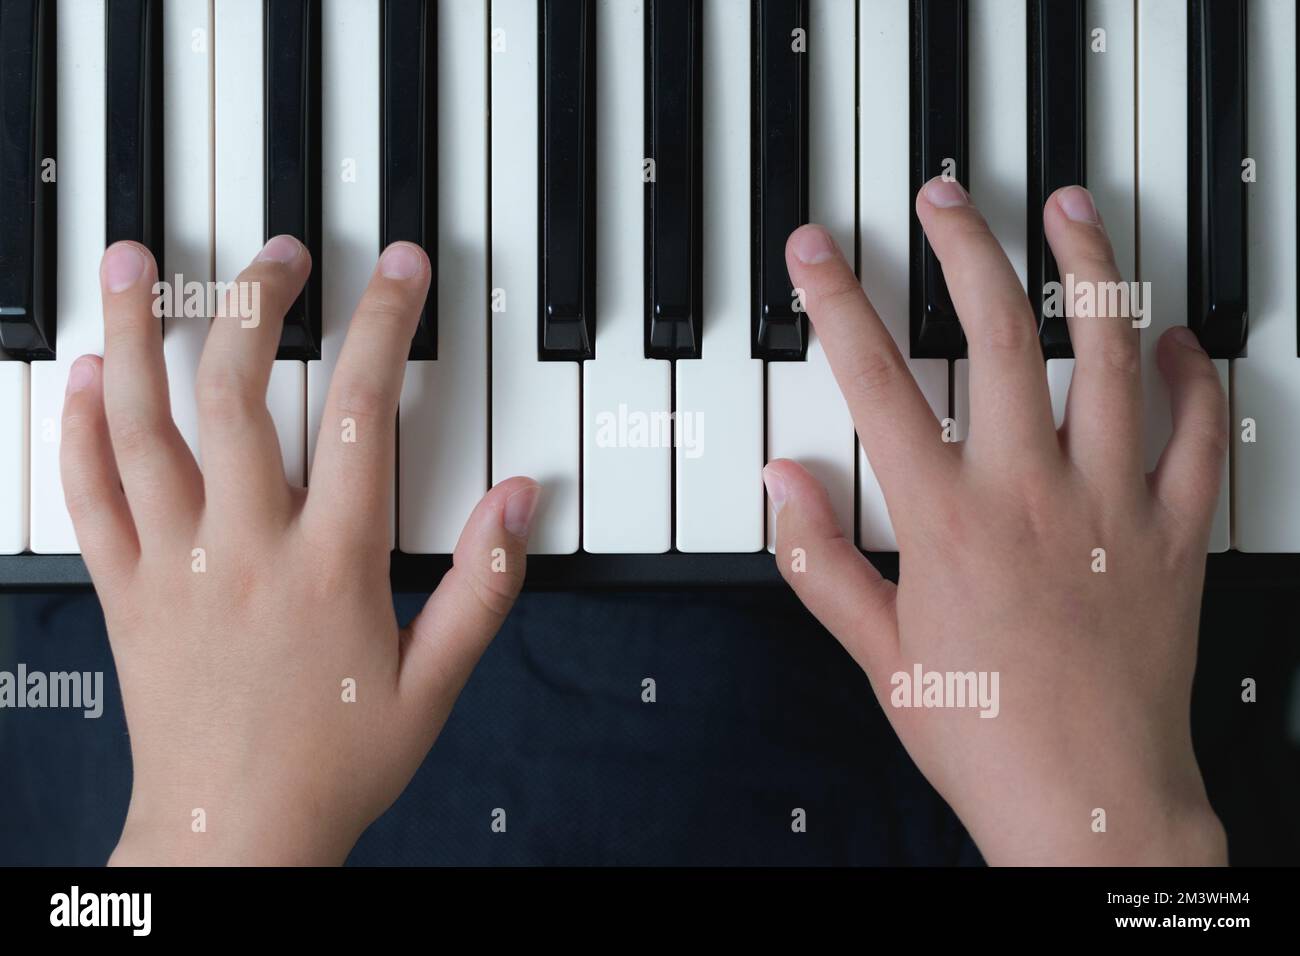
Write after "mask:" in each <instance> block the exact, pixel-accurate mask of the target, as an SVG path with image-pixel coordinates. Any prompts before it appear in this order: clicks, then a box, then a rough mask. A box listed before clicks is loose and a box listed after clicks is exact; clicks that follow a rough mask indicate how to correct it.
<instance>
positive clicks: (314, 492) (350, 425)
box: [306, 242, 451, 552]
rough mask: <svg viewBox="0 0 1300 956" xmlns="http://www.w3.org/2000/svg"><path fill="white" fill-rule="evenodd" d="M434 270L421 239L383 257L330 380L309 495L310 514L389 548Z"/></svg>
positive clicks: (348, 536)
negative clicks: (409, 370)
mask: <svg viewBox="0 0 1300 956" xmlns="http://www.w3.org/2000/svg"><path fill="white" fill-rule="evenodd" d="M429 276H430V269H429V260H428V257H427V256H426V255H425V254H424V250H423V249H421V248H420V247H419V246H417V245H415V244H414V243H410V242H399V243H394V244H393V245H391V246H389V247H388V248H387V249H386V250H385V251H384V254H383V255H382V256H380V258H379V265H378V267H377V268H376V270H375V272H374V274H373V275H372V276H371V277H370V284H369V285H368V286H367V287H366V291H365V294H364V295H363V296H362V298H361V304H360V305H359V306H358V307H357V311H356V313H355V314H354V315H353V317H352V322H351V324H350V325H349V326H348V335H347V339H346V341H345V342H344V343H343V350H342V352H341V353H340V354H339V360H338V365H337V366H336V367H335V369H334V374H333V377H332V379H331V381H330V389H329V395H328V397H327V398H326V401H325V414H324V417H323V419H322V422H321V433H320V436H319V440H318V441H317V443H316V459H315V461H314V463H313V466H312V472H311V488H310V491H309V493H308V496H307V513H306V520H308V521H324V522H328V523H330V525H331V528H332V530H333V531H334V532H335V533H336V534H337V535H339V536H341V537H342V538H343V539H344V540H346V541H349V542H353V543H357V542H365V541H373V542H374V543H375V544H376V545H377V546H380V547H382V549H383V550H384V551H385V552H386V551H387V550H388V543H389V542H388V534H387V533H386V532H385V528H386V522H387V517H388V513H389V502H390V499H391V498H392V495H393V462H394V457H395V456H394V454H393V444H394V440H395V433H396V425H395V422H396V417H397V404H398V400H399V399H400V397H401V393H402V373H403V371H404V370H405V368H406V356H407V353H408V352H409V351H410V347H411V336H413V335H414V334H415V326H416V323H417V322H418V321H419V317H420V310H421V308H422V307H423V305H424V301H425V296H426V294H427V293H428V290H429ZM428 438H429V440H430V441H448V440H450V438H451V436H448V435H441V436H440V435H430V436H428Z"/></svg>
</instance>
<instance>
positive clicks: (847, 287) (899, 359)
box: [785, 225, 956, 501]
mask: <svg viewBox="0 0 1300 956" xmlns="http://www.w3.org/2000/svg"><path fill="white" fill-rule="evenodd" d="M785 260H786V266H787V268H788V269H789V270H790V279H791V281H792V282H793V283H794V285H795V288H797V289H801V290H802V291H803V302H804V307H805V308H806V309H807V310H808V317H809V318H810V319H811V320H812V324H813V327H814V328H815V329H816V331H817V336H818V338H820V339H821V341H822V345H823V346H824V347H825V349H826V357H827V358H828V359H829V360H830V364H831V371H832V372H834V373H835V381H836V382H837V383H838V384H839V387H840V391H841V392H843V393H844V400H845V401H846V402H847V403H848V406H849V412H850V413H851V414H852V416H853V424H854V427H856V429H857V432H858V436H859V438H860V440H861V441H862V447H863V449H864V450H865V451H866V453H867V458H868V459H869V460H870V462H871V469H872V471H873V472H874V473H875V475H876V478H877V479H878V480H879V482H880V487H881V489H882V490H883V491H884V492H885V495H886V497H887V498H889V499H890V500H894V501H897V500H900V499H901V496H902V495H904V494H906V493H907V492H908V490H909V489H912V488H915V487H916V486H917V484H918V479H922V478H925V479H928V478H931V477H935V478H942V477H943V476H944V475H945V474H946V473H947V469H948V468H949V467H951V466H953V465H955V463H956V457H955V453H954V452H953V450H952V448H950V447H949V446H948V445H947V444H945V443H944V441H943V437H942V432H941V431H940V428H939V422H938V420H937V419H936V418H935V416H934V412H933V410H932V409H931V408H930V403H929V402H927V401H926V400H925V396H924V395H923V394H922V393H921V389H920V388H919V387H918V386H917V384H916V380H915V379H914V378H913V377H912V373H911V372H910V371H909V370H908V368H907V363H906V362H905V361H904V360H903V356H902V355H901V354H900V353H899V351H898V346H897V345H896V344H895V343H894V337H893V336H892V335H890V334H889V330H888V329H886V328H885V325H884V323H883V322H881V321H880V316H879V315H877V314H876V310H875V308H874V307H873V306H872V305H871V302H870V300H869V299H868V298H867V294H866V292H864V291H863V289H862V285H861V284H860V283H859V282H858V278H857V276H856V275H854V274H853V269H852V268H851V267H850V266H849V264H848V262H846V261H845V259H844V256H843V255H842V254H841V253H840V251H839V249H838V248H837V247H836V245H835V240H834V239H833V238H831V235H830V233H828V232H827V231H826V230H825V229H823V228H822V227H821V226H817V225H808V226H801V227H800V228H798V229H796V230H795V231H794V232H793V233H792V234H791V235H790V239H789V241H788V242H787V243H786V248H785Z"/></svg>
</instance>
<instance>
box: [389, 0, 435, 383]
mask: <svg viewBox="0 0 1300 956" xmlns="http://www.w3.org/2000/svg"><path fill="white" fill-rule="evenodd" d="M380 19H381V33H382V36H383V48H382V66H381V68H380V71H381V76H380V86H381V91H380V101H381V104H382V106H381V108H380V116H381V119H380V122H381V125H382V127H383V129H382V133H381V138H380V142H381V144H382V147H381V148H382V149H383V161H382V167H383V168H382V171H381V175H380V224H379V241H380V246H381V247H383V246H387V245H388V244H389V243H392V242H398V241H402V240H404V241H406V242H414V243H416V244H417V245H419V246H422V247H423V248H424V251H425V252H426V253H428V256H429V263H430V265H431V266H432V269H433V277H432V281H430V283H429V294H428V298H426V299H425V302H424V310H423V311H422V312H421V313H420V324H419V325H418V326H417V327H416V330H415V336H414V338H412V340H411V351H410V358H412V359H425V360H432V359H436V358H437V357H438V309H437V303H438V265H437V263H438V256H437V245H438V122H437V113H436V107H437V102H438V97H437V59H436V57H437V55H438V54H437V49H438V45H437V30H438V15H437V9H436V6H435V5H434V4H433V3H431V2H428V0H384V5H383V7H382V9H381V12H380Z"/></svg>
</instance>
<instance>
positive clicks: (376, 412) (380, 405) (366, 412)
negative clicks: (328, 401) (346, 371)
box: [335, 378, 396, 422]
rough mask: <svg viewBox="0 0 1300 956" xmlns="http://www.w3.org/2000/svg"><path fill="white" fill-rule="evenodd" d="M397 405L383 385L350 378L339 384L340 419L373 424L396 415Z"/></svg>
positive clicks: (337, 408)
mask: <svg viewBox="0 0 1300 956" xmlns="http://www.w3.org/2000/svg"><path fill="white" fill-rule="evenodd" d="M395 405H396V403H395V402H394V400H393V397H392V395H391V393H390V391H389V390H388V389H386V388H385V387H384V386H383V385H380V384H378V383H375V382H370V381H365V380H362V379H357V378H349V379H348V380H347V381H345V382H341V383H340V384H339V393H338V397H337V399H336V404H335V409H336V411H337V413H338V417H340V418H352V419H355V420H356V421H366V422H373V421H380V420H383V419H386V418H390V417H392V416H393V415H394V414H396V407H395Z"/></svg>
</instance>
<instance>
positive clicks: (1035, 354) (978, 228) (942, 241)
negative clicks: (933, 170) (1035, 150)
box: [916, 178, 1059, 461]
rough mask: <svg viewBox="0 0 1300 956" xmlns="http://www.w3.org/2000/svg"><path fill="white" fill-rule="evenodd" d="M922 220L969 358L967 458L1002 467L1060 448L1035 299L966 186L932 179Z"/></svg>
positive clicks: (922, 201) (919, 200)
mask: <svg viewBox="0 0 1300 956" xmlns="http://www.w3.org/2000/svg"><path fill="white" fill-rule="evenodd" d="M916 214H917V216H918V217H919V218H920V220H921V226H922V227H923V228H924V229H925V235H926V238H927V239H929V241H930V245H931V247H932V248H933V249H934V254H935V255H936V256H937V257H938V259H939V263H940V264H941V265H942V266H943V275H944V279H945V280H946V282H947V284H948V292H949V294H950V295H951V296H952V302H953V307H954V308H955V309H956V310H957V316H958V318H959V319H960V320H961V326H962V329H963V331H964V332H965V333H966V342H967V351H968V354H969V356H970V438H969V439H968V441H967V442H966V444H967V452H966V453H967V454H968V455H969V454H975V455H979V454H982V453H984V452H985V451H988V452H989V453H990V455H991V456H992V457H993V458H994V459H995V460H999V461H1005V460H1008V459H1009V458H1011V457H1013V456H1023V455H1024V453H1025V452H1027V451H1038V452H1041V453H1044V454H1046V453H1047V452H1048V451H1049V450H1050V451H1051V452H1052V453H1055V451H1056V449H1057V448H1058V447H1059V445H1058V443H1057V438H1056V426H1055V424H1054V422H1053V421H1052V408H1051V404H1050V402H1049V399H1048V393H1047V373H1046V369H1045V367H1044V365H1043V353H1042V349H1041V348H1040V346H1039V344H1038V327H1037V322H1036V321H1035V319H1034V315H1033V312H1032V311H1031V310H1030V308H1029V299H1028V298H1027V297H1026V295H1025V289H1024V287H1023V286H1022V285H1021V283H1020V278H1019V277H1018V276H1017V275H1016V271H1015V269H1013V268H1012V267H1011V262H1010V261H1009V260H1008V259H1007V255H1006V253H1005V252H1003V251H1002V246H1001V245H999V244H998V240H997V238H996V237H995V236H994V235H993V233H992V232H991V231H990V230H989V227H988V223H986V222H985V221H984V217H983V216H981V215H980V213H979V210H978V209H976V208H975V207H974V206H973V205H972V204H971V201H970V196H968V195H967V193H966V190H964V189H963V188H962V187H961V185H960V184H958V183H956V182H947V181H945V180H944V179H942V178H935V179H932V180H930V181H929V182H928V183H926V184H925V186H924V187H922V189H921V192H920V194H919V195H918V196H917V197H916Z"/></svg>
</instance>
